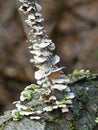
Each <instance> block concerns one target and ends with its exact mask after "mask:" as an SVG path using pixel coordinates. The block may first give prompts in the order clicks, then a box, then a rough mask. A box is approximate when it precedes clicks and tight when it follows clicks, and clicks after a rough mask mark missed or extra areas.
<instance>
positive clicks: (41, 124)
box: [0, 77, 98, 130]
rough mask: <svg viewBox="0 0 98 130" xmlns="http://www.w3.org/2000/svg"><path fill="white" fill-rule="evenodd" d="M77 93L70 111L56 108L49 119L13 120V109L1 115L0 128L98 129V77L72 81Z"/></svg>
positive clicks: (8, 129)
mask: <svg viewBox="0 0 98 130" xmlns="http://www.w3.org/2000/svg"><path fill="white" fill-rule="evenodd" d="M69 87H70V88H71V89H72V92H74V93H75V95H76V96H75V98H74V99H73V106H72V108H70V112H68V113H64V114H63V113H61V111H60V110H55V111H53V112H50V113H48V114H49V116H50V118H49V120H45V121H43V120H40V121H34V120H30V119H28V118H27V117H24V118H23V119H21V120H19V121H13V120H12V116H11V111H8V112H7V113H5V114H4V115H3V116H1V117H0V130H22V129H23V130H31V129H32V130H98V124H97V123H96V122H95V119H96V117H97V116H98V115H97V114H98V77H96V78H95V79H91V80H90V79H87V78H83V79H81V80H78V81H76V82H73V83H70V84H69Z"/></svg>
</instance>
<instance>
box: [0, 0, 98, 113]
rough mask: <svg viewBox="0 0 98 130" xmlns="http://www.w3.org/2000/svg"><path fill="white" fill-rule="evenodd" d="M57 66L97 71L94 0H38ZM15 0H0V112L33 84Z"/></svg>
mask: <svg viewBox="0 0 98 130" xmlns="http://www.w3.org/2000/svg"><path fill="white" fill-rule="evenodd" d="M38 1H39V2H40V4H41V5H42V14H43V17H44V18H45V22H44V26H45V28H46V30H47V34H48V35H49V36H50V38H52V40H53V42H55V45H56V50H55V53H56V54H58V55H59V56H60V57H61V62H60V64H59V66H66V69H65V70H64V71H65V73H66V74H67V73H71V72H72V71H73V70H74V69H90V70H91V71H92V72H98V0H38ZM25 41H26V35H25V33H24V29H23V26H22V22H21V18H20V16H19V12H18V10H17V8H16V3H15V0H0V114H2V113H3V112H4V111H5V110H9V109H12V108H13V107H14V106H13V104H12V102H13V101H15V100H18V99H19V95H20V92H21V91H22V90H23V89H24V87H25V86H26V85H29V84H31V83H34V82H35V80H34V77H33V75H34V70H33V67H32V65H31V64H30V63H29V58H30V54H29V50H28V44H27V43H26V42H25Z"/></svg>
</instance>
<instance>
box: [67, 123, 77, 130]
mask: <svg viewBox="0 0 98 130" xmlns="http://www.w3.org/2000/svg"><path fill="white" fill-rule="evenodd" d="M68 125H69V130H75V127H74V124H73V123H72V122H69V123H68Z"/></svg>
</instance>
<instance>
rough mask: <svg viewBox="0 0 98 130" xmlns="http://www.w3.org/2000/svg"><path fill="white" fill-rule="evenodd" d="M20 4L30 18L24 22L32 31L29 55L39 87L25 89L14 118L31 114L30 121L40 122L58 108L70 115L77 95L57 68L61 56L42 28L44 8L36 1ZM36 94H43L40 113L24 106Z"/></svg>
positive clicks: (23, 1) (29, 34) (13, 113)
mask: <svg viewBox="0 0 98 130" xmlns="http://www.w3.org/2000/svg"><path fill="white" fill-rule="evenodd" d="M19 1H20V4H21V7H20V9H19V10H20V11H21V12H22V13H24V14H25V16H26V18H27V19H26V20H25V23H26V25H27V27H28V30H29V32H28V34H27V35H28V42H29V44H30V45H29V49H30V53H31V54H32V58H31V59H30V62H31V63H32V64H34V66H35V67H36V69H37V70H36V71H35V79H36V80H37V84H38V86H40V87H38V88H37V89H34V90H32V87H31V88H30V86H29V88H28V87H27V88H25V90H24V91H23V92H22V93H21V96H20V101H18V102H16V108H17V109H16V110H14V111H13V112H12V115H13V117H14V119H17V117H18V116H19V117H21V116H23V115H25V116H28V115H30V118H31V119H40V118H41V114H42V113H45V112H48V111H49V112H51V111H53V110H54V109H58V108H59V109H61V111H62V112H68V110H69V109H68V108H69V107H70V106H72V105H71V104H72V100H71V99H72V98H74V94H73V93H72V92H71V90H70V88H69V87H68V86H67V83H69V82H70V79H65V75H64V73H63V72H62V69H63V68H64V67H60V68H59V67H57V64H58V63H59V62H60V57H59V56H58V55H53V53H52V51H53V50H54V49H55V44H54V43H53V42H52V40H50V39H49V38H48V36H47V35H46V33H45V32H46V31H45V29H44V27H43V26H42V22H43V21H44V19H43V18H42V15H41V14H40V13H39V11H40V10H41V6H40V5H39V4H38V3H36V2H35V0H19ZM31 86H32V85H31ZM35 93H36V94H37V93H39V94H38V95H40V96H38V97H39V98H38V99H37V100H39V101H40V102H43V103H44V105H43V107H41V108H40V107H39V109H41V110H38V108H36V107H35V106H29V108H30V109H29V108H28V107H27V106H25V105H26V104H28V103H27V102H29V101H31V100H33V99H34V95H35ZM58 95H59V96H58ZM35 97H36V96H35ZM24 104H25V105H24ZM40 106H41V104H40ZM34 107H35V108H36V109H35V108H34ZM39 115H40V116H39Z"/></svg>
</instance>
